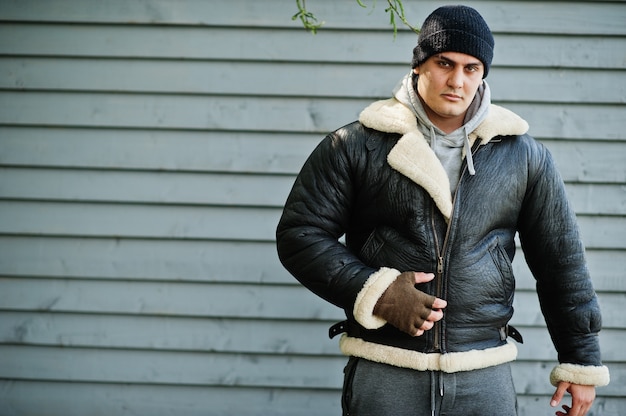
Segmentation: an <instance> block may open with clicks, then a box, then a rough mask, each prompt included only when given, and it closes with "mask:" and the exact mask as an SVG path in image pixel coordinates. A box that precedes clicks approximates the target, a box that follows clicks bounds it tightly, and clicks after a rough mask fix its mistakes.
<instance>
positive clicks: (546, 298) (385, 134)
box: [276, 99, 608, 384]
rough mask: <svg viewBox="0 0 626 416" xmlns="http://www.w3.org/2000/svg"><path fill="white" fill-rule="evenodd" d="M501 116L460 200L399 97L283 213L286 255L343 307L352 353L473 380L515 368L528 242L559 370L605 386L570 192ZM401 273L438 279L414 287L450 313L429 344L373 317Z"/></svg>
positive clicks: (315, 157) (377, 111) (320, 163)
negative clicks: (588, 371)
mask: <svg viewBox="0 0 626 416" xmlns="http://www.w3.org/2000/svg"><path fill="white" fill-rule="evenodd" d="M492 107H493V108H492V109H491V110H490V115H489V116H488V117H487V119H486V120H485V122H483V124H481V126H479V128H478V129H477V130H476V131H475V132H473V133H472V134H471V135H470V139H471V140H472V142H473V145H472V155H473V160H474V166H475V169H476V174H475V175H469V174H468V172H467V171H466V169H463V170H462V174H461V179H460V182H459V185H458V187H457V190H456V193H455V195H454V196H453V197H452V198H450V192H449V185H447V184H446V181H447V177H446V176H445V173H443V176H442V175H441V173H442V170H441V169H442V167H441V166H440V163H438V161H437V160H436V157H435V156H434V154H431V153H429V151H428V150H427V149H428V146H427V145H425V146H424V142H425V140H424V138H423V136H422V135H421V133H419V131H417V130H416V128H415V127H414V126H415V119H414V117H413V116H412V114H410V113H406V112H405V111H404V110H403V107H402V106H401V105H399V104H398V103H397V102H395V101H394V100H393V99H392V100H386V101H383V102H379V103H376V105H373V106H372V107H371V108H369V109H366V110H365V111H364V113H363V114H362V115H361V118H360V120H361V121H360V122H355V123H352V124H350V125H348V126H345V127H343V128H341V129H339V130H337V131H335V132H333V133H332V134H330V135H328V136H327V137H326V138H325V139H324V140H323V141H322V142H321V143H320V145H319V146H318V147H317V148H316V149H315V151H314V152H313V153H312V154H311V156H310V157H309V159H308V160H307V162H306V163H305V165H304V167H303V168H302V171H301V172H300V174H299V176H298V178H297V180H296V182H295V184H294V186H293V189H292V191H291V193H290V195H289V198H288V200H287V202H286V204H285V209H284V212H283V215H282V218H281V220H280V223H279V225H278V229H277V234H276V235H277V246H278V253H279V257H280V259H281V261H282V263H283V265H284V266H285V267H286V268H287V269H288V270H289V271H290V272H291V273H292V274H293V275H294V276H295V277H296V278H297V279H298V280H299V281H300V282H301V283H302V284H303V285H304V286H306V287H307V288H309V289H310V290H311V291H313V292H314V293H316V294H317V295H319V296H320V297H322V298H324V299H326V300H327V301H329V302H331V303H333V304H335V305H337V306H339V307H341V308H343V309H344V310H345V312H346V316H347V318H348V325H347V335H344V337H343V338H342V340H341V343H342V350H343V351H344V352H345V353H346V354H349V355H357V356H362V357H364V358H368V359H372V360H375V361H382V362H386V363H389V364H393V365H398V366H404V367H409V368H416V369H419V370H427V369H430V370H444V371H463V370H470V369H474V368H482V367H486V366H489V365H495V364H499V363H501V362H507V361H511V360H512V359H514V358H515V353H516V350H514V351H513V350H512V349H511V348H513V349H514V348H515V347H514V345H513V344H511V343H509V342H507V340H505V338H506V328H507V324H508V322H509V320H510V319H511V317H512V315H513V306H512V304H513V295H514V291H515V279H514V276H513V272H512V268H511V262H512V260H513V256H514V253H515V241H514V237H515V235H516V233H519V237H520V241H521V244H522V248H523V251H524V254H525V256H526V260H527V262H528V264H529V267H530V269H531V271H532V272H533V275H534V277H535V278H536V280H537V292H538V294H539V299H540V303H541V307H542V311H543V313H544V316H545V318H546V322H547V324H548V328H549V331H550V334H551V336H552V339H553V341H554V344H555V347H556V349H557V351H558V353H559V361H560V362H561V363H570V364H575V365H581V366H592V367H594V368H595V369H594V370H593V371H592V373H593V374H594V375H597V374H596V373H597V371H596V370H598V371H604V370H605V369H606V368H605V367H596V366H600V365H601V360H600V350H599V346H598V340H597V332H598V331H599V330H600V326H601V318H600V311H599V307H598V303H597V299H596V295H595V292H594V289H593V287H592V283H591V280H590V278H589V274H588V271H587V268H586V265H585V258H584V248H583V245H582V243H581V240H580V236H579V231H578V227H577V225H576V218H575V215H574V213H573V211H572V210H571V209H570V207H569V205H568V202H567V198H566V195H565V190H564V186H563V182H562V180H561V178H560V176H559V174H558V172H557V170H556V168H555V165H554V162H553V160H552V158H551V156H550V154H549V152H548V150H547V149H546V148H545V147H544V146H543V145H541V144H540V143H538V142H537V141H535V140H534V139H533V138H531V137H530V136H528V135H526V134H524V133H525V131H526V129H527V125H526V123H525V122H524V121H523V120H521V119H520V118H519V117H517V116H516V115H514V114H513V113H511V112H509V111H508V110H505V109H502V108H500V107H496V106H492ZM389 114H394V116H393V117H391V118H392V119H393V118H394V117H395V118H396V119H395V120H392V121H388V120H389ZM367 125H369V126H370V127H372V126H373V127H375V128H370V127H366V126H367ZM446 189H447V190H448V191H447V195H446ZM344 234H345V244H342V243H340V242H339V241H338V239H339V238H340V237H341V236H342V235H344ZM404 271H424V272H433V273H435V274H436V277H435V279H434V280H433V281H432V282H429V283H427V284H422V285H419V286H418V288H419V289H420V290H422V291H424V292H427V293H430V294H433V295H435V296H437V297H440V298H443V299H445V300H447V302H448V306H447V308H446V309H445V310H444V318H443V320H442V321H440V322H438V323H437V324H436V326H435V328H433V330H430V331H426V332H425V334H424V335H423V336H419V337H411V336H409V335H407V334H405V333H403V332H401V331H399V330H397V329H396V328H394V327H393V326H391V325H389V324H385V322H384V321H383V322H381V320H380V318H377V317H375V316H373V314H372V308H373V305H374V304H375V302H376V300H377V299H378V298H379V297H380V295H381V294H382V292H384V290H385V289H386V288H387V287H388V285H389V284H390V283H391V282H392V281H393V279H394V278H395V277H397V275H398V274H399V273H401V272H404ZM607 377H608V372H607ZM592 384H596V383H592ZM597 384H602V383H597Z"/></svg>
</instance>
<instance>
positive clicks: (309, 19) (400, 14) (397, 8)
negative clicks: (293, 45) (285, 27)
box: [291, 0, 419, 38]
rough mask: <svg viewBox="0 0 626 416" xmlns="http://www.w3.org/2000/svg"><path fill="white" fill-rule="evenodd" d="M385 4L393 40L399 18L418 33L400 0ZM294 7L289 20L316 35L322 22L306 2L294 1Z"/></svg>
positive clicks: (362, 4) (359, 2)
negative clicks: (293, 12)
mask: <svg viewBox="0 0 626 416" xmlns="http://www.w3.org/2000/svg"><path fill="white" fill-rule="evenodd" d="M356 2H357V4H358V5H359V6H361V7H363V8H364V9H366V8H367V5H365V3H363V0H356ZM387 4H388V5H389V7H387V8H386V9H385V12H386V13H389V23H390V24H391V26H392V27H393V37H394V38H395V37H396V36H397V35H398V25H397V23H396V18H399V19H400V21H401V22H402V23H403V24H404V25H405V26H407V27H408V28H409V29H411V30H412V31H413V32H415V33H419V28H417V27H415V26H412V25H411V24H410V23H409V21H408V20H407V18H406V14H405V13H404V5H403V4H402V0H387ZM296 6H297V7H298V12H297V13H296V14H294V15H293V16H292V17H291V20H297V19H300V21H301V22H302V26H304V28H305V29H306V30H308V31H309V32H311V33H313V34H316V33H317V30H318V29H319V28H321V27H322V26H323V25H324V22H323V21H322V22H319V21H318V20H317V17H315V15H314V14H313V13H311V12H309V11H308V10H307V8H306V0H296ZM375 7H376V0H374V4H373V5H372V11H373V10H374V8H375Z"/></svg>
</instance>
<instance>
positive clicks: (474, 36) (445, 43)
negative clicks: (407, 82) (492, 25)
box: [412, 6, 494, 78]
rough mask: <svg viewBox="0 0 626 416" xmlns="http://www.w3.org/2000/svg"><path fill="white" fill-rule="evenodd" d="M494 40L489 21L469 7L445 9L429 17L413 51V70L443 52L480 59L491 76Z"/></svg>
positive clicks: (445, 7) (485, 74) (439, 9)
mask: <svg viewBox="0 0 626 416" xmlns="http://www.w3.org/2000/svg"><path fill="white" fill-rule="evenodd" d="M493 46H494V40H493V35H492V34H491V30H489V26H487V22H485V20H484V19H483V17H482V16H481V15H480V14H479V13H478V12H477V11H476V10H474V9H472V8H471V7H467V6H443V7H440V8H438V9H437V10H435V11H434V12H432V13H431V14H430V16H428V17H427V18H426V20H425V21H424V24H423V25H422V28H421V30H420V33H419V37H418V39H417V46H416V47H415V49H413V63H412V64H413V68H415V67H416V66H418V65H420V64H422V63H423V62H424V61H426V60H427V59H428V58H430V57H431V56H433V55H435V54H437V53H440V52H461V53H465V54H467V55H471V56H473V57H475V58H478V59H479V60H480V61H481V62H482V63H483V65H484V67H485V73H484V74H483V78H485V77H486V76H487V74H488V73H489V66H490V65H491V60H492V58H493Z"/></svg>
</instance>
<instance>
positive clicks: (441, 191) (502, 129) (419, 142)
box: [359, 97, 528, 219]
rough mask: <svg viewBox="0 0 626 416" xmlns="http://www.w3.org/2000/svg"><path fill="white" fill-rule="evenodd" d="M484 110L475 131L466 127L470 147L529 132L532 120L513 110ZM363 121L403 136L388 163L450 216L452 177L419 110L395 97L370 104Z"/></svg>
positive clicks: (362, 116) (378, 128)
mask: <svg viewBox="0 0 626 416" xmlns="http://www.w3.org/2000/svg"><path fill="white" fill-rule="evenodd" d="M403 101H404V100H403ZM484 111H485V114H484V116H481V117H480V120H481V121H480V122H479V123H477V124H478V125H477V126H476V127H475V128H473V129H472V130H469V129H466V132H465V133H466V135H467V142H468V146H470V147H471V146H473V144H474V143H475V142H476V140H479V143H480V144H481V145H484V144H487V143H488V142H489V141H490V140H492V139H493V138H494V137H497V136H517V135H522V134H525V133H526V132H527V131H528V123H526V121H524V120H523V119H522V118H521V117H519V116H518V115H517V114H515V113H513V112H512V111H510V110H507V109H505V108H503V107H499V106H497V105H494V104H488V105H487V106H486V108H485V109H484ZM474 118H475V117H473V118H472V120H473V119H474ZM359 121H360V122H361V123H362V124H363V125H364V126H366V127H368V128H372V129H375V130H378V131H382V132H385V133H396V134H400V135H402V137H401V138H400V139H399V140H398V142H397V143H396V145H395V146H394V147H393V148H392V149H391V151H390V152H389V154H388V155H387V162H388V163H389V165H390V166H391V167H392V168H393V169H395V170H396V171H398V172H400V173H401V174H403V175H404V176H406V177H408V178H409V179H411V180H412V181H413V182H415V183H417V184H418V185H420V186H422V187H423V188H424V189H426V191H427V192H428V193H429V194H430V195H431V197H432V198H433V200H434V201H435V204H436V205H437V207H438V208H439V210H440V211H441V212H442V214H443V215H444V216H445V217H446V218H447V219H449V218H450V215H451V213H452V193H451V186H450V179H449V177H448V174H447V172H446V170H445V168H444V166H443V165H442V163H441V161H440V160H439V158H438V157H437V155H436V154H435V151H434V150H433V149H432V148H431V145H430V143H429V140H428V139H427V138H426V137H425V136H424V134H423V133H422V131H421V129H420V125H419V123H418V121H417V116H416V112H415V111H413V109H412V108H410V106H407V105H406V104H405V103H403V102H401V101H400V100H398V99H397V98H396V97H394V98H390V99H387V100H381V101H376V102H374V103H372V104H370V105H369V106H368V107H366V108H365V109H364V110H363V111H362V112H361V114H360V116H359ZM466 126H468V124H466ZM464 127H465V126H464ZM479 168H480V167H479Z"/></svg>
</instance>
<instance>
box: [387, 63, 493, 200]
mask: <svg viewBox="0 0 626 416" xmlns="http://www.w3.org/2000/svg"><path fill="white" fill-rule="evenodd" d="M412 74H413V72H412V71H411V72H410V73H409V74H407V75H406V76H405V77H404V78H402V80H400V82H399V83H398V85H397V86H396V87H395V88H394V90H393V95H394V96H395V98H396V99H397V100H398V101H400V102H401V103H402V104H404V105H406V106H407V107H408V108H409V109H411V111H413V113H414V114H415V116H416V117H417V120H418V123H417V124H418V128H419V130H420V131H421V132H422V134H423V135H424V137H425V138H426V140H427V141H428V143H429V144H430V147H431V148H432V149H433V151H434V152H435V154H436V155H437V157H438V158H439V161H440V162H441V164H442V165H443V168H444V169H445V171H446V173H447V174H448V178H449V180H450V190H451V191H452V193H453V194H454V191H455V190H456V186H457V183H458V182H459V179H460V176H461V164H462V162H463V156H464V153H465V156H466V157H467V168H468V170H469V173H470V175H474V174H475V173H476V172H475V171H474V163H473V160H472V154H471V151H470V144H469V138H468V135H469V134H470V133H471V132H472V131H474V129H476V127H478V125H479V124H480V123H481V122H482V121H483V120H484V119H485V117H487V113H488V112H489V105H490V104H491V91H490V90H489V85H488V84H487V82H486V81H484V80H483V83H482V84H481V86H480V87H479V88H478V91H477V92H476V97H474V100H473V101H472V103H471V104H470V106H469V108H468V109H467V114H466V115H465V121H464V124H463V126H461V127H459V128H458V129H456V130H455V131H453V132H452V133H449V134H446V133H444V132H443V131H441V130H440V129H439V128H438V127H436V126H435V125H433V124H432V122H431V121H430V119H429V118H428V116H427V115H426V111H425V110H424V107H423V106H422V102H421V100H420V99H419V97H418V96H417V92H416V91H415V88H414V86H413V76H412ZM415 79H416V80H417V78H415ZM464 147H465V152H463V148H464Z"/></svg>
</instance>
